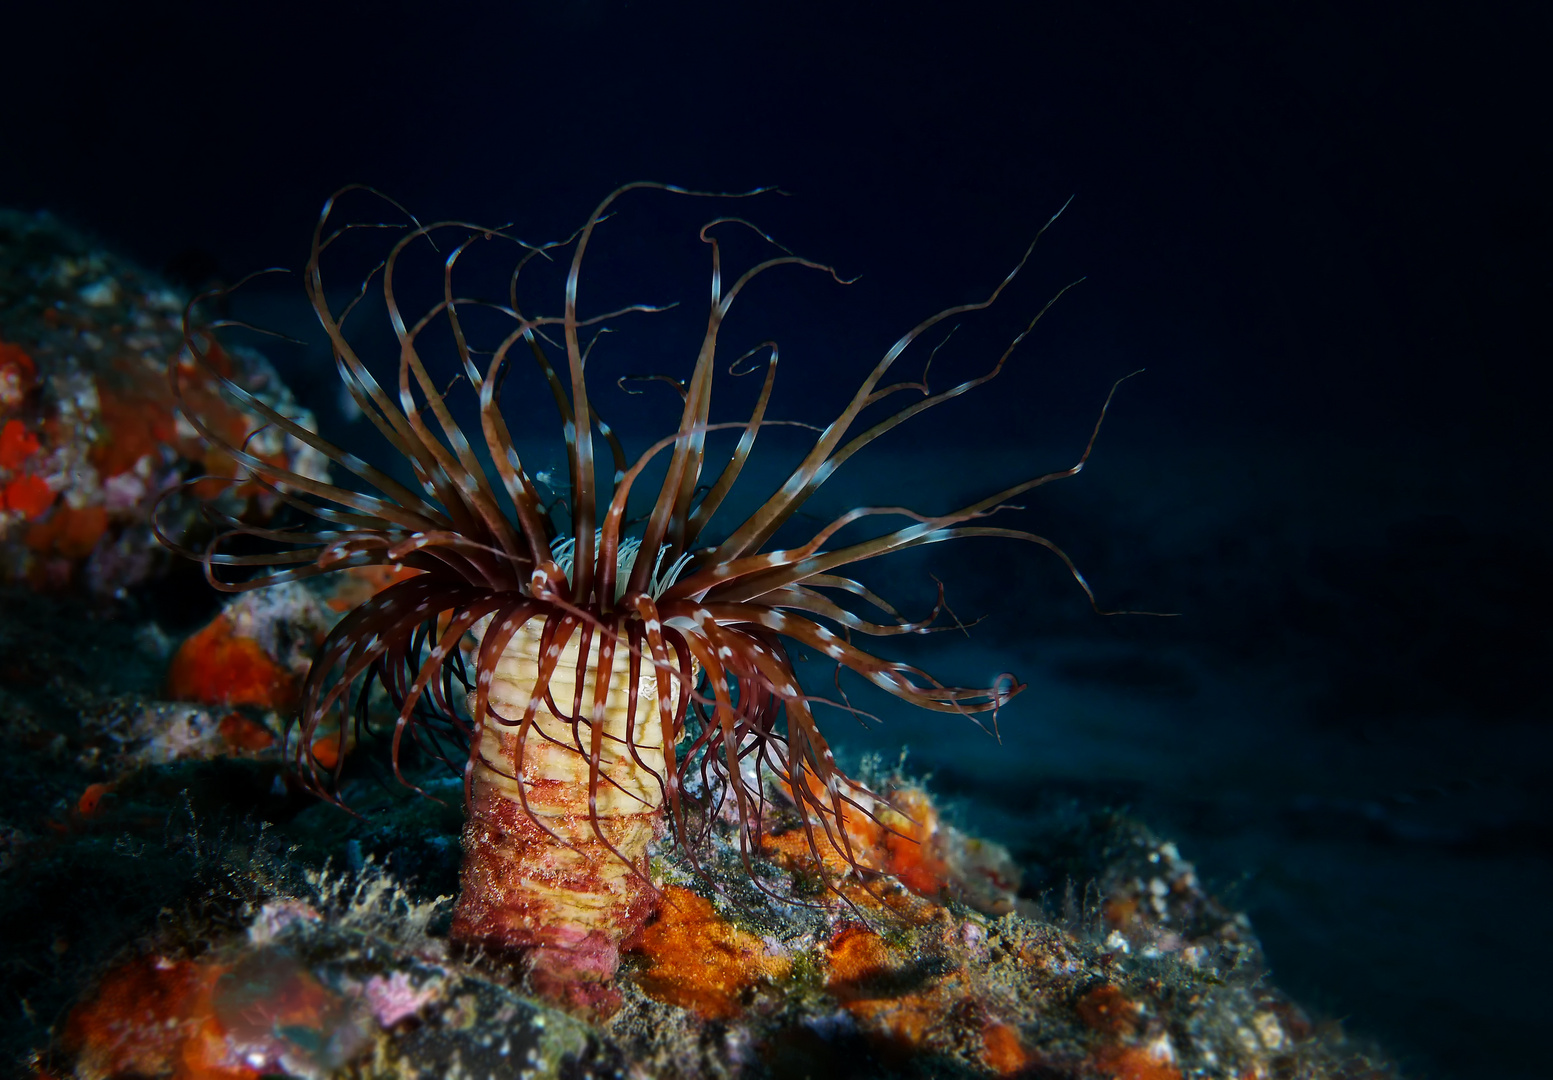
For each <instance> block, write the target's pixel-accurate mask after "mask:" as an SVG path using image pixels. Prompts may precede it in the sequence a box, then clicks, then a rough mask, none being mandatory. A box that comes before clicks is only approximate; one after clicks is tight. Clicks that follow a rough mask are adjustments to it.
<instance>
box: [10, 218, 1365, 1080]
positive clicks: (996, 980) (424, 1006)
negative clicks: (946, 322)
mask: <svg viewBox="0 0 1553 1080" xmlns="http://www.w3.org/2000/svg"><path fill="white" fill-rule="evenodd" d="M183 302H184V298H183V297H181V296H179V295H177V294H176V293H175V292H173V291H172V290H170V289H168V288H166V286H165V285H163V284H162V283H160V282H157V281H156V280H155V279H154V278H152V277H151V276H149V275H146V274H144V273H142V272H140V271H138V270H136V269H135V268H134V267H132V266H129V265H127V264H124V263H123V262H121V261H119V260H116V259H114V258H113V257H112V256H111V255H109V254H106V253H103V252H101V251H97V250H95V249H94V248H92V246H91V245H90V244H88V243H86V242H85V241H83V240H82V239H81V238H79V237H76V236H74V235H73V234H71V233H70V232H69V231H68V230H66V229H64V228H62V227H61V226H59V225H58V224H57V223H55V222H52V221H50V220H48V219H42V218H28V217H21V216H17V215H0V341H3V344H0V425H3V426H0V492H3V504H0V505H3V510H0V568H3V572H4V575H5V577H6V578H7V579H8V581H9V584H7V585H5V586H4V587H3V589H0V743H3V752H0V790H4V792H5V793H6V795H5V797H4V801H3V802H0V925H4V926H6V927H7V938H8V947H7V949H6V950H5V952H4V954H3V957H0V972H3V982H4V988H5V1001H6V1008H5V1011H4V1019H3V1021H0V1056H3V1057H4V1059H5V1060H6V1062H7V1064H8V1065H9V1066H13V1067H15V1068H17V1069H20V1070H21V1071H22V1072H23V1074H24V1075H32V1076H37V1077H54V1078H60V1080H62V1078H64V1077H77V1078H80V1080H107V1078H116V1077H124V1078H129V1077H178V1078H181V1080H238V1078H243V1080H258V1078H259V1077H265V1076H295V1077H306V1078H322V1077H334V1076H339V1077H378V1076H381V1077H428V1078H429V1077H439V1078H440V1077H449V1078H451V1077H487V1076H490V1077H507V1076H511V1077H518V1076H524V1077H547V1076H555V1077H574V1076H575V1077H583V1076H639V1077H647V1076H654V1077H656V1076H663V1077H675V1076H680V1077H702V1076H713V1077H725V1076H726V1077H732V1076H750V1077H760V1076H772V1077H799V1076H857V1077H863V1076H965V1077H974V1076H1026V1077H1046V1078H1059V1077H1066V1078H1075V1080H1076V1078H1081V1077H1106V1078H1114V1080H1176V1078H1185V1077H1203V1078H1208V1077H1223V1078H1237V1080H1244V1078H1251V1077H1258V1078H1261V1077H1269V1078H1271V1077H1279V1078H1283V1077H1289V1078H1294V1077H1309V1078H1317V1077H1331V1078H1351V1080H1360V1078H1365V1080H1368V1078H1375V1080H1379V1078H1383V1077H1391V1076H1394V1075H1396V1072H1395V1070H1394V1068H1393V1067H1392V1066H1391V1065H1390V1064H1388V1063H1387V1061H1386V1060H1385V1058H1384V1056H1383V1055H1381V1054H1380V1053H1379V1052H1377V1051H1376V1050H1375V1049H1373V1048H1371V1047H1367V1046H1364V1045H1360V1044H1356V1043H1355V1042H1353V1041H1352V1040H1350V1039H1348V1038H1347V1037H1346V1036H1345V1035H1344V1033H1343V1031H1342V1028H1341V1026H1340V1025H1338V1024H1337V1023H1335V1022H1332V1021H1327V1020H1322V1019H1320V1018H1315V1017H1312V1016H1311V1015H1309V1014H1307V1013H1306V1012H1305V1011H1304V1010H1302V1009H1301V1008H1300V1006H1299V1005H1297V1004H1296V1003H1295V1002H1293V1001H1291V1000H1290V999H1289V998H1288V997H1287V996H1285V995H1284V994H1283V993H1281V992H1280V991H1279V990H1278V989H1277V987H1276V986H1275V985H1274V984H1273V982H1272V981H1271V980H1270V978H1269V976H1268V971H1267V965H1266V963H1265V960H1264V957H1263V954H1262V951H1261V948H1260V946H1259V944H1258V942H1257V939H1256V936H1255V934H1254V932H1253V930H1252V927H1251V925H1250V923H1249V921H1248V920H1247V919H1246V918H1245V917H1244V916H1243V915H1241V914H1238V913H1237V912H1235V911H1234V910H1232V909H1231V908H1230V907H1228V906H1226V905H1225V904H1223V903H1221V902H1219V901H1218V900H1217V899H1216V898H1215V897H1214V896H1213V895H1212V894H1211V893H1210V892H1209V891H1208V890H1207V889H1206V888H1205V887H1204V885H1203V884H1202V882H1200V881H1199V880H1198V877H1197V874H1196V872H1195V871H1194V868H1193V866H1192V864H1191V862H1190V861H1188V859H1187V858H1185V857H1184V856H1183V854H1182V853H1181V852H1180V851H1178V850H1177V848H1176V846H1175V845H1174V844H1172V843H1170V842H1169V841H1168V840H1166V839H1164V838H1161V837H1159V836H1156V835H1155V834H1154V833H1153V832H1151V831H1150V829H1149V828H1148V826H1147V825H1146V824H1145V823H1143V822H1140V821H1138V820H1135V819H1134V818H1132V817H1130V816H1129V815H1128V814H1126V813H1125V812H1123V811H1121V810H1118V809H1116V808H1114V807H1110V806H1106V805H1092V806H1086V805H1080V804H1076V803H1072V802H1054V803H1052V804H1051V805H1050V806H1049V807H1047V808H1045V809H1043V810H1042V811H1041V812H1039V813H1035V814H1032V815H1031V816H1029V817H1028V819H1027V820H1026V821H1025V822H1024V823H1023V827H1024V828H1026V829H1027V830H1028V838H1027V842H1025V843H1024V844H1023V845H1022V846H1021V850H1022V852H1033V853H1035V857H1037V858H1039V859H1040V861H1041V863H1042V867H1043V874H1042V880H1043V881H1046V882H1052V881H1058V880H1060V881H1064V882H1066V886H1065V887H1064V888H1060V889H1057V890H1055V891H1050V892H1043V893H1035V892H1032V891H1031V890H1028V889H1025V888H1024V887H1023V879H1024V877H1025V874H1024V872H1023V868H1022V867H1021V866H1020V865H1019V864H1018V863H1016V861H1015V860H1014V859H1013V858H1012V857H1011V856H1010V855H1009V853H1008V852H1007V851H1006V850H1005V849H1004V848H1002V847H1001V846H999V845H998V844H995V843H992V842H989V841H986V840H983V839H979V838H978V837H977V835H976V833H977V829H976V822H975V821H974V820H966V819H962V818H961V817H959V816H958V815H957V813H956V811H955V808H954V807H952V806H946V805H944V804H943V803H942V801H941V800H939V799H936V798H935V796H934V794H933V791H932V786H931V782H930V781H927V782H925V781H923V780H921V779H920V778H916V777H913V775H912V774H911V772H910V770H909V768H908V767H907V766H906V765H905V764H904V763H899V764H895V765H892V766H886V765H885V764H883V763H881V762H878V761H873V762H862V763H860V768H859V769H858V770H857V771H856V773H855V774H854V775H856V776H857V777H858V779H859V780H860V781H862V782H863V783H864V784H865V785H866V786H867V790H868V791H870V792H872V793H873V796H874V797H873V801H872V804H871V805H868V806H864V805H862V804H861V801H859V802H858V803H856V804H854V805H855V808H856V810H857V812H856V813H855V814H852V813H848V814H846V815H844V816H843V819H842V820H841V821H840V822H839V824H838V828H837V831H836V832H834V833H832V834H829V835H826V834H815V833H813V832H811V831H809V830H806V829H804V828H802V827H801V825H800V820H801V819H800V815H799V814H797V813H796V812H795V810H794V808H793V792H790V791H785V790H783V789H782V788H781V786H780V784H778V783H775V782H769V783H767V785H766V788H765V790H764V792H763V795H764V798H765V800H766V807H765V812H764V813H763V814H762V815H761V816H760V819H759V828H758V833H755V834H754V835H746V836H744V837H743V840H744V843H743V844H742V845H741V842H740V841H741V837H740V830H741V824H740V819H739V817H738V815H737V814H734V813H732V812H731V811H730V810H729V808H728V806H727V803H726V800H720V799H719V794H720V793H719V792H718V791H716V790H705V789H696V788H693V787H692V789H691V790H690V791H688V793H687V794H688V795H689V796H691V797H692V798H691V799H690V805H691V813H692V815H693V816H694V818H695V820H694V821H693V822H692V823H691V826H692V827H691V828H690V829H689V830H688V835H690V836H694V837H699V838H700V840H699V842H698V843H696V844H691V845H687V844H685V843H676V842H674V840H673V839H672V838H671V837H665V838H664V839H663V840H661V841H659V842H658V844H657V845H656V847H655V848H654V849H653V850H652V854H651V860H650V863H649V867H650V878H651V885H652V890H653V892H654V894H655V897H656V899H655V909H656V910H655V913H654V914H653V915H652V916H651V918H650V919H649V920H648V921H647V923H646V925H645V926H643V927H642V928H641V929H640V930H638V931H636V932H634V933H632V934H631V936H629V937H628V938H626V940H624V941H623V942H622V943H621V952H622V959H621V963H620V967H619V970H618V973H616V974H615V975H614V976H613V977H612V978H611V979H610V980H609V982H608V985H607V988H606V989H607V992H606V993H601V994H594V995H592V996H590V997H589V998H588V999H587V1000H586V1002H580V1003H579V1002H574V1003H573V1004H574V1007H573V1008H570V1009H566V1008H562V1007H559V1006H558V1005H556V1004H555V1003H554V1002H555V1001H556V1000H557V998H556V996H555V995H553V994H551V995H549V996H545V995H541V994H537V993H536V992H535V987H534V985H533V983H532V981H531V979H530V975H531V973H530V972H529V971H528V970H527V969H526V966H525V964H524V962H523V959H522V958H521V957H513V956H505V955H503V956H498V955H488V954H486V953H483V952H482V951H480V950H479V949H477V948H467V947H466V948H460V947H457V946H454V945H452V944H450V942H449V939H448V935H447V931H448V927H449V924H450V921H451V918H452V906H453V905H452V896H453V894H454V893H455V891H456V890H457V887H458V875H459V855H460V852H459V830H460V827H461V823H462V819H463V814H464V794H463V784H462V781H461V779H460V778H459V777H458V776H457V775H455V774H452V773H450V772H449V771H448V770H447V769H446V768H445V767H444V765H443V763H441V762H439V761H436V760H434V759H433V756H432V755H430V754H427V753H416V752H412V751H407V752H406V753H405V754H404V755H402V756H401V758H400V759H399V762H398V763H399V764H400V765H401V766H402V767H403V769H404V770H405V773H406V778H407V779H408V780H410V781H411V782H412V784H413V785H414V786H415V787H417V788H419V790H420V792H421V794H416V793H414V792H412V791H410V790H407V789H406V788H404V787H403V786H401V785H398V784H396V783H394V782H393V781H392V777H390V776H389V775H388V769H387V766H386V764H385V762H386V761H387V760H388V756H387V755H386V753H384V748H383V747H382V746H379V745H376V743H377V742H379V741H381V740H379V739H378V738H377V736H375V735H373V734H372V732H371V730H370V728H367V729H362V730H356V731H353V730H338V729H336V730H334V731H326V732H322V733H320V734H319V735H318V736H317V737H316V738H315V741H314V742H313V743H312V745H311V746H308V747H305V748H303V749H304V750H305V752H306V753H308V754H310V755H311V756H312V757H313V758H314V759H315V760H316V761H318V762H319V763H320V764H322V765H323V766H324V767H326V768H333V767H334V765H335V764H336V763H337V762H340V761H341V759H342V757H344V758H346V761H345V766H344V773H343V776H344V780H343V784H342V788H341V796H342V801H343V802H344V803H345V804H346V806H348V807H349V809H343V808H341V807H338V806H334V805H329V804H327V803H325V802H322V801H320V800H318V799H317V798H315V797H314V796H313V795H312V794H310V793H309V792H307V791H305V790H303V788H302V786H301V785H300V784H299V783H298V782H297V780H296V779H295V777H294V775H293V772H292V770H291V768H290V766H289V761H290V760H291V758H292V757H293V756H294V754H295V752H296V748H295V747H288V745H287V742H288V737H289V738H291V739H294V738H295V735H294V733H292V732H290V731H288V721H289V718H290V716H291V711H292V709H293V707H294V706H295V704H296V701H297V697H298V694H299V692H300V686H301V679H302V678H303V676H304V675H305V673H306V670H307V663H308V659H307V658H308V655H309V654H310V651H311V649H312V647H313V646H314V645H315V644H316V643H317V642H318V641H319V640H320V639H321V638H322V636H323V635H324V634H325V633H326V632H327V631H328V629H329V628H330V627H331V626H332V625H334V623H335V622H336V620H338V619H339V618H340V616H341V613H342V612H344V611H347V610H349V609H350V608H351V607H353V606H354V605H355V604H357V603H358V602H359V601H360V600H361V599H363V598H364V597H367V596H370V595H372V594H373V592H375V591H376V590H378V589H380V588H382V587H384V586H385V585H387V584H389V582H390V579H391V575H390V574H387V573H385V572H384V571H381V570H378V569H371V570H361V571H353V572H349V573H345V574H341V575H337V576H336V577H335V578H334V579H333V580H330V581H327V582H324V583H322V584H313V583H309V584H307V585H303V584H297V583H292V584H287V585H284V586H280V587H277V588H274V589H270V590H266V591H263V592H256V593H250V594H244V595H242V596H239V597H237V598H236V599H234V600H231V601H230V602H228V603H226V604H224V605H222V604H218V603H217V602H216V599H215V597H214V595H213V594H211V595H208V596H206V595H204V594H199V595H198V596H197V597H196V598H195V599H193V600H191V601H189V602H188V603H185V604H183V605H182V606H180V607H179V608H178V611H179V613H180V616H179V617H178V618H174V617H172V616H169V615H168V614H166V612H165V610H164V609H163V608H160V607H159V606H158V604H157V603H155V602H153V601H151V600H149V599H147V598H148V597H149V596H151V595H153V594H155V593H156V592H157V591H158V590H159V589H160V590H166V589H167V588H168V587H169V586H168V585H167V578H166V575H167V574H169V573H172V572H174V571H173V570H172V568H171V567H172V564H170V563H169V562H168V560H167V559H166V556H165V555H164V553H162V552H161V550H160V549H159V548H157V547H156V545H155V543H154V540H153V538H152V535H151V525H150V515H151V510H152V507H153V506H154V505H155V504H156V502H157V500H158V499H159V498H161V497H162V496H163V495H164V494H166V493H167V492H169V491H173V492H175V494H174V495H172V496H171V497H170V500H169V502H168V503H167V504H164V505H165V506H166V512H168V513H171V514H173V515H177V514H180V513H192V510H191V509H189V508H182V507H180V505H179V504H178V502H177V496H176V489H177V487H178V485H180V484H182V483H185V482H188V481H191V480H192V479H193V478H194V477H196V476H197V475H200V474H201V473H203V472H206V471H210V472H214V473H216V474H217V475H221V474H222V473H223V463H222V462H220V461H215V460H211V459H210V455H209V454H208V453H207V452H206V451H205V449H204V448H203V447H202V446H201V445H200V444H199V443H198V441H197V440H195V439H193V438H192V436H191V433H190V432H188V431H185V430H183V429H182V428H181V427H180V425H179V422H178V419H177V417H176V415H175V414H174V413H173V411H172V408H171V401H170V398H169V397H168V395H167V393H166V391H165V379H164V376H165V368H166V365H167V363H168V361H169V359H173V358H176V357H177V356H178V354H179V350H180V349H181V348H182V342H181V337H180V333H179V330H178V317H179V315H178V313H179V312H180V311H181V309H182V306H183ZM220 355H221V356H222V357H224V358H225V359H224V361H223V362H226V363H229V365H230V367H229V371H230V373H231V375H232V377H234V378H235V379H237V380H238V381H239V382H240V383H242V384H243V385H244V386H245V387H247V388H248V389H250V390H252V391H253V392H255V393H258V394H260V395H262V396H263V397H264V400H265V401H266V402H268V403H269V404H270V405H271V407H273V408H276V409H277V410H279V411H282V412H284V413H286V414H287V415H290V416H295V417H298V418H301V419H302V420H303V421H304V422H305V419H306V414H305V411H304V410H302V409H301V408H300V407H299V406H297V405H296V403H295V402H294V400H293V399H292V397H291V395H290V394H289V392H288V391H287V390H286V389H285V387H284V386H283V385H282V384H281V382H280V380H279V378H278V377H277V376H276V375H275V372H274V371H273V369H272V368H270V367H269V365H268V364H267V363H266V362H265V361H264V359H263V357H262V356H260V355H259V354H257V353H250V352H238V351H234V352H231V353H224V352H223V353H221V354H220ZM228 419H229V421H230V423H231V425H232V428H233V431H234V433H235V434H233V436H232V437H233V438H234V439H237V440H239V441H241V440H242V439H243V438H247V437H250V436H251V439H252V441H251V442H250V444H249V445H250V446H253V445H258V446H260V451H259V452H261V453H264V454H273V455H277V456H283V457H284V458H285V460H286V462H287V465H288V467H289V468H292V469H294V470H301V471H305V470H307V469H308V468H313V467H316V466H317V465H318V463H317V462H313V463H312V464H311V465H310V464H309V461H308V458H307V455H308V453H310V452H309V451H308V450H307V449H306V448H305V447H302V446H301V445H300V444H296V443H294V442H293V441H288V440H285V439H280V438H278V437H272V435H271V434H270V433H267V432H264V431H261V430H259V428H258V426H257V425H256V424H254V423H253V422H252V421H251V420H250V419H249V418H246V417H243V416H242V415H241V414H237V413H233V414H232V415H231V416H230V417H229V418H228ZM267 438H270V439H271V440H272V443H273V445H270V444H267V443H265V442H264V440H265V439H267ZM227 487H228V489H229V490H228V492H227V495H226V496H225V497H227V498H229V499H230V500H231V501H232V503H233V512H234V513H236V512H241V513H245V514H248V515H252V516H258V517H262V516H263V515H265V514H267V513H268V512H269V509H271V508H268V507H266V506H265V505H264V492H262V491H260V490H257V489H255V490H245V489H244V486H243V484H242V483H241V482H236V483H232V484H229V485H227ZM197 587H198V583H197V582H195V583H193V584H189V583H188V582H183V583H181V584H180V585H179V586H178V588H188V589H196V588H197ZM191 613H192V614H191ZM690 775H694V770H692V771H691V774H690ZM741 847H742V848H743V849H745V850H746V851H747V852H748V853H749V857H748V859H747V860H746V858H745V855H744V853H743V852H741ZM562 1000H564V998H563V999H562Z"/></svg>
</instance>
